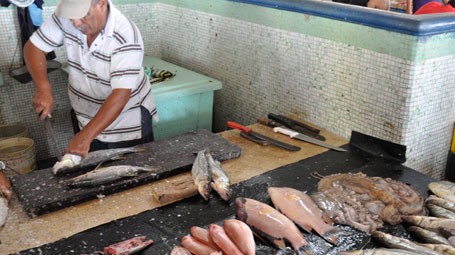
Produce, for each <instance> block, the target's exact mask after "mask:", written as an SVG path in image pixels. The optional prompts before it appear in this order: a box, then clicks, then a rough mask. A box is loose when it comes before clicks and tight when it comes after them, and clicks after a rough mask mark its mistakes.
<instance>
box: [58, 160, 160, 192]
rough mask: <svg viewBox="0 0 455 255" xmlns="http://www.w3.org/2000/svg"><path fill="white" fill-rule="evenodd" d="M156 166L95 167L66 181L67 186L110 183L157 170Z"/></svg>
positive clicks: (75, 186)
mask: <svg viewBox="0 0 455 255" xmlns="http://www.w3.org/2000/svg"><path fill="white" fill-rule="evenodd" d="M158 170H159V168H157V167H140V166H129V165H119V166H108V167H102V168H98V169H95V170H93V171H90V172H88V173H85V174H83V175H79V176H77V177H74V178H71V179H69V180H67V181H65V182H66V184H67V185H68V186H69V187H72V188H77V187H90V186H97V185H101V184H106V183H111V182H114V181H117V180H120V179H123V178H127V177H134V176H137V175H138V174H139V173H140V172H157V171H158Z"/></svg>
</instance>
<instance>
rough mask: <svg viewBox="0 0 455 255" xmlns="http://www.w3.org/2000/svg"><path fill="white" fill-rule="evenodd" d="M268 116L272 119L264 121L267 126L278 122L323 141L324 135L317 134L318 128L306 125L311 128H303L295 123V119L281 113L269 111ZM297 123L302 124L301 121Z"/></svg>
mask: <svg viewBox="0 0 455 255" xmlns="http://www.w3.org/2000/svg"><path fill="white" fill-rule="evenodd" d="M268 117H269V118H270V119H272V120H270V121H269V122H266V124H265V125H267V126H269V127H277V126H278V125H279V124H281V125H279V126H281V127H283V126H284V127H287V128H289V129H292V130H293V131H296V132H298V133H301V134H304V135H307V136H310V137H313V138H316V139H318V140H321V141H325V137H324V136H322V135H320V134H319V129H316V128H313V127H310V126H308V125H306V126H308V127H310V128H311V129H308V128H304V127H302V126H301V125H297V123H296V121H294V120H292V119H289V118H287V117H284V116H282V115H276V114H273V113H269V115H268ZM299 123H300V124H303V123H301V122H299ZM277 124H278V125H277Z"/></svg>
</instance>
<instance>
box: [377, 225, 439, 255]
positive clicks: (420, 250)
mask: <svg viewBox="0 0 455 255" xmlns="http://www.w3.org/2000/svg"><path fill="white" fill-rule="evenodd" d="M371 236H372V237H374V238H375V239H376V240H378V241H379V242H381V243H382V244H383V245H384V246H386V247H388V248H394V249H403V250H408V251H412V252H414V253H416V254H422V255H441V254H440V253H438V252H436V251H433V250H432V249H429V248H426V247H424V246H422V245H419V244H417V243H415V242H412V241H410V240H408V239H405V238H401V237H396V236H393V235H390V234H387V233H384V232H381V231H373V232H371Z"/></svg>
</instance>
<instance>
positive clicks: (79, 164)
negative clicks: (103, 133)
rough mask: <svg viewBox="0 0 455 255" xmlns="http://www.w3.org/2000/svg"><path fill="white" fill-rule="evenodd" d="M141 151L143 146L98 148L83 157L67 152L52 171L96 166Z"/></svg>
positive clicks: (69, 170) (59, 171)
mask: <svg viewBox="0 0 455 255" xmlns="http://www.w3.org/2000/svg"><path fill="white" fill-rule="evenodd" d="M141 151H145V148H144V147H143V146H134V147H129V148H119V149H107V150H98V151H93V152H89V153H88V154H87V156H86V157H85V158H83V159H82V157H81V156H79V155H74V154H65V155H64V156H63V157H62V160H60V161H58V162H57V163H55V165H54V167H53V168H52V172H53V173H54V174H60V173H68V172H72V171H75V170H78V169H81V168H84V167H89V166H96V165H99V164H100V163H103V162H106V161H110V160H119V159H123V156H124V155H125V154H128V153H134V152H141Z"/></svg>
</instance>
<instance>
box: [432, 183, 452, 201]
mask: <svg viewBox="0 0 455 255" xmlns="http://www.w3.org/2000/svg"><path fill="white" fill-rule="evenodd" d="M428 188H429V189H430V190H431V192H433V193H434V194H436V196H438V197H440V198H444V199H445V200H447V201H449V202H452V203H455V183H453V182H449V181H438V182H432V183H430V184H428Z"/></svg>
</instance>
